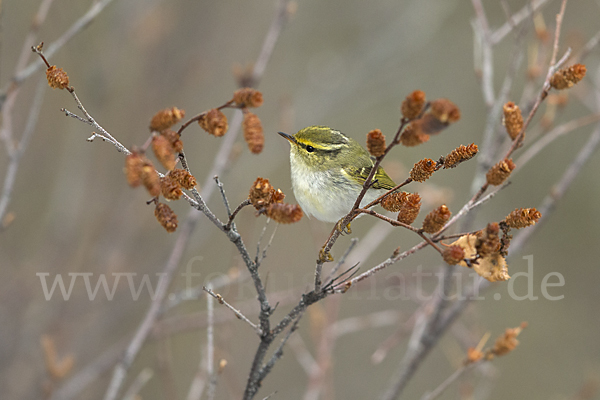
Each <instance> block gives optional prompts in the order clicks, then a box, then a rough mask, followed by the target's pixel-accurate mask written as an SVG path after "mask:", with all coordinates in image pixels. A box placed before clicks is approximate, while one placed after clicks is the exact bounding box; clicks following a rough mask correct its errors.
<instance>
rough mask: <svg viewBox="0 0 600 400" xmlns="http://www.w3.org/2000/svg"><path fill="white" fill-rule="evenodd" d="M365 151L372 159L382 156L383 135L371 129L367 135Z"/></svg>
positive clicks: (377, 130) (383, 146)
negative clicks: (367, 151)
mask: <svg viewBox="0 0 600 400" xmlns="http://www.w3.org/2000/svg"><path fill="white" fill-rule="evenodd" d="M367 150H369V153H371V155H372V156H373V157H379V156H382V155H383V154H384V153H385V135H384V134H383V133H381V130H379V129H373V130H372V131H370V132H369V133H367Z"/></svg>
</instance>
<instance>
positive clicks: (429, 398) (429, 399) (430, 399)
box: [421, 362, 480, 400]
mask: <svg viewBox="0 0 600 400" xmlns="http://www.w3.org/2000/svg"><path fill="white" fill-rule="evenodd" d="M479 364H480V362H475V363H469V364H467V365H462V366H461V367H460V368H458V369H457V370H456V371H454V372H453V373H452V375H450V376H449V377H448V378H446V379H445V380H444V382H442V383H440V385H439V386H438V387H437V388H435V389H434V390H432V391H431V392H429V393H426V394H425V395H423V397H421V400H434V399H436V398H438V397H439V396H441V394H442V393H444V391H445V390H446V389H448V387H449V386H450V385H451V384H452V383H454V382H455V381H456V380H457V379H458V378H460V377H461V376H462V374H464V373H465V372H467V371H469V370H471V369H472V368H474V367H475V366H476V365H479Z"/></svg>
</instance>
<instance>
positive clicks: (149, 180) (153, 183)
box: [141, 158, 160, 197]
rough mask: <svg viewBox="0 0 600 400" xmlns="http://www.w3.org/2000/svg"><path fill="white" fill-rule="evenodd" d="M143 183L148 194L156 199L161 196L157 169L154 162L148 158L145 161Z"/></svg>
mask: <svg viewBox="0 0 600 400" xmlns="http://www.w3.org/2000/svg"><path fill="white" fill-rule="evenodd" d="M141 176H142V183H143V184H144V186H145V187H146V190H148V193H150V195H151V196H152V197H156V196H158V195H159V194H160V177H159V176H158V174H157V173H156V169H155V168H154V165H152V162H151V161H150V160H148V159H147V158H146V159H145V160H144V164H143V166H142V174H141Z"/></svg>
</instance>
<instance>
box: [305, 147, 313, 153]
mask: <svg viewBox="0 0 600 400" xmlns="http://www.w3.org/2000/svg"><path fill="white" fill-rule="evenodd" d="M306 151H308V152H309V153H312V152H313V151H315V148H314V147H312V146H306Z"/></svg>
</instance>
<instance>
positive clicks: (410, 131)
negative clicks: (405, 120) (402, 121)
mask: <svg viewBox="0 0 600 400" xmlns="http://www.w3.org/2000/svg"><path fill="white" fill-rule="evenodd" d="M419 121H420V120H417V121H413V122H411V123H410V124H409V125H408V126H407V127H406V128H404V130H403V131H402V134H401V135H400V143H402V145H403V146H406V147H414V146H418V145H420V144H422V143H425V142H427V141H428V140H429V135H428V134H426V133H425V132H423V131H422V129H421V125H420V124H419V123H418V122H419Z"/></svg>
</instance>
